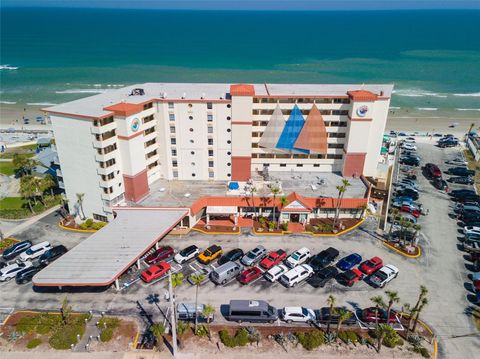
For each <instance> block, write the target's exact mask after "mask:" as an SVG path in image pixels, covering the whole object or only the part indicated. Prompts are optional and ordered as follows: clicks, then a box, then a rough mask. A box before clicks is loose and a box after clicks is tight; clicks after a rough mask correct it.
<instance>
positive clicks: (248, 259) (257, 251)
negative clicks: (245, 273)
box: [241, 246, 267, 266]
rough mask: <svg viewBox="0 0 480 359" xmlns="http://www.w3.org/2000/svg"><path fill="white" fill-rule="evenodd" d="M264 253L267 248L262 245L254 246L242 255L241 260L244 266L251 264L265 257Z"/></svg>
mask: <svg viewBox="0 0 480 359" xmlns="http://www.w3.org/2000/svg"><path fill="white" fill-rule="evenodd" d="M266 254H267V250H266V249H265V247H264V246H256V247H255V248H254V249H252V250H251V251H248V252H247V254H245V255H244V256H243V257H242V260H241V262H242V263H243V264H245V265H246V266H252V265H254V264H255V263H258V262H259V261H260V260H261V259H262V258H263V257H265V255H266Z"/></svg>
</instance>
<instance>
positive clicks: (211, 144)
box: [208, 138, 213, 146]
mask: <svg viewBox="0 0 480 359" xmlns="http://www.w3.org/2000/svg"><path fill="white" fill-rule="evenodd" d="M208 145H209V146H213V138H209V139H208Z"/></svg>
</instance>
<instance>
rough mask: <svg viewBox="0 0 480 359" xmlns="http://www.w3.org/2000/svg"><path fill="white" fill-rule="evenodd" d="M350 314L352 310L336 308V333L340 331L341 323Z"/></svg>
mask: <svg viewBox="0 0 480 359" xmlns="http://www.w3.org/2000/svg"><path fill="white" fill-rule="evenodd" d="M351 316H352V312H350V311H348V310H345V309H339V310H338V323H337V335H338V333H340V328H341V326H342V323H343V322H344V321H346V320H348V319H349V318H350V317H351Z"/></svg>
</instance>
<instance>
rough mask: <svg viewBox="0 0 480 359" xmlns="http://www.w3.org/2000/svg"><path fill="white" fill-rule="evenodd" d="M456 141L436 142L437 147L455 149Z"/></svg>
mask: <svg viewBox="0 0 480 359" xmlns="http://www.w3.org/2000/svg"><path fill="white" fill-rule="evenodd" d="M458 144H459V142H458V140H454V139H446V140H445V141H442V140H440V141H438V147H441V148H445V147H456V146H458Z"/></svg>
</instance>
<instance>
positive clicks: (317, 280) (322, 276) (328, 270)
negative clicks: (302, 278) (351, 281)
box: [307, 266, 338, 288]
mask: <svg viewBox="0 0 480 359" xmlns="http://www.w3.org/2000/svg"><path fill="white" fill-rule="evenodd" d="M337 275H338V269H337V268H335V267H333V266H328V267H325V268H322V269H320V270H319V271H318V272H316V273H315V274H314V275H313V276H311V277H310V278H308V279H307V283H308V284H310V285H311V286H312V287H314V288H323V287H324V286H325V285H326V284H327V283H328V282H329V281H330V280H332V279H333V278H335V277H336V276H337Z"/></svg>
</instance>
